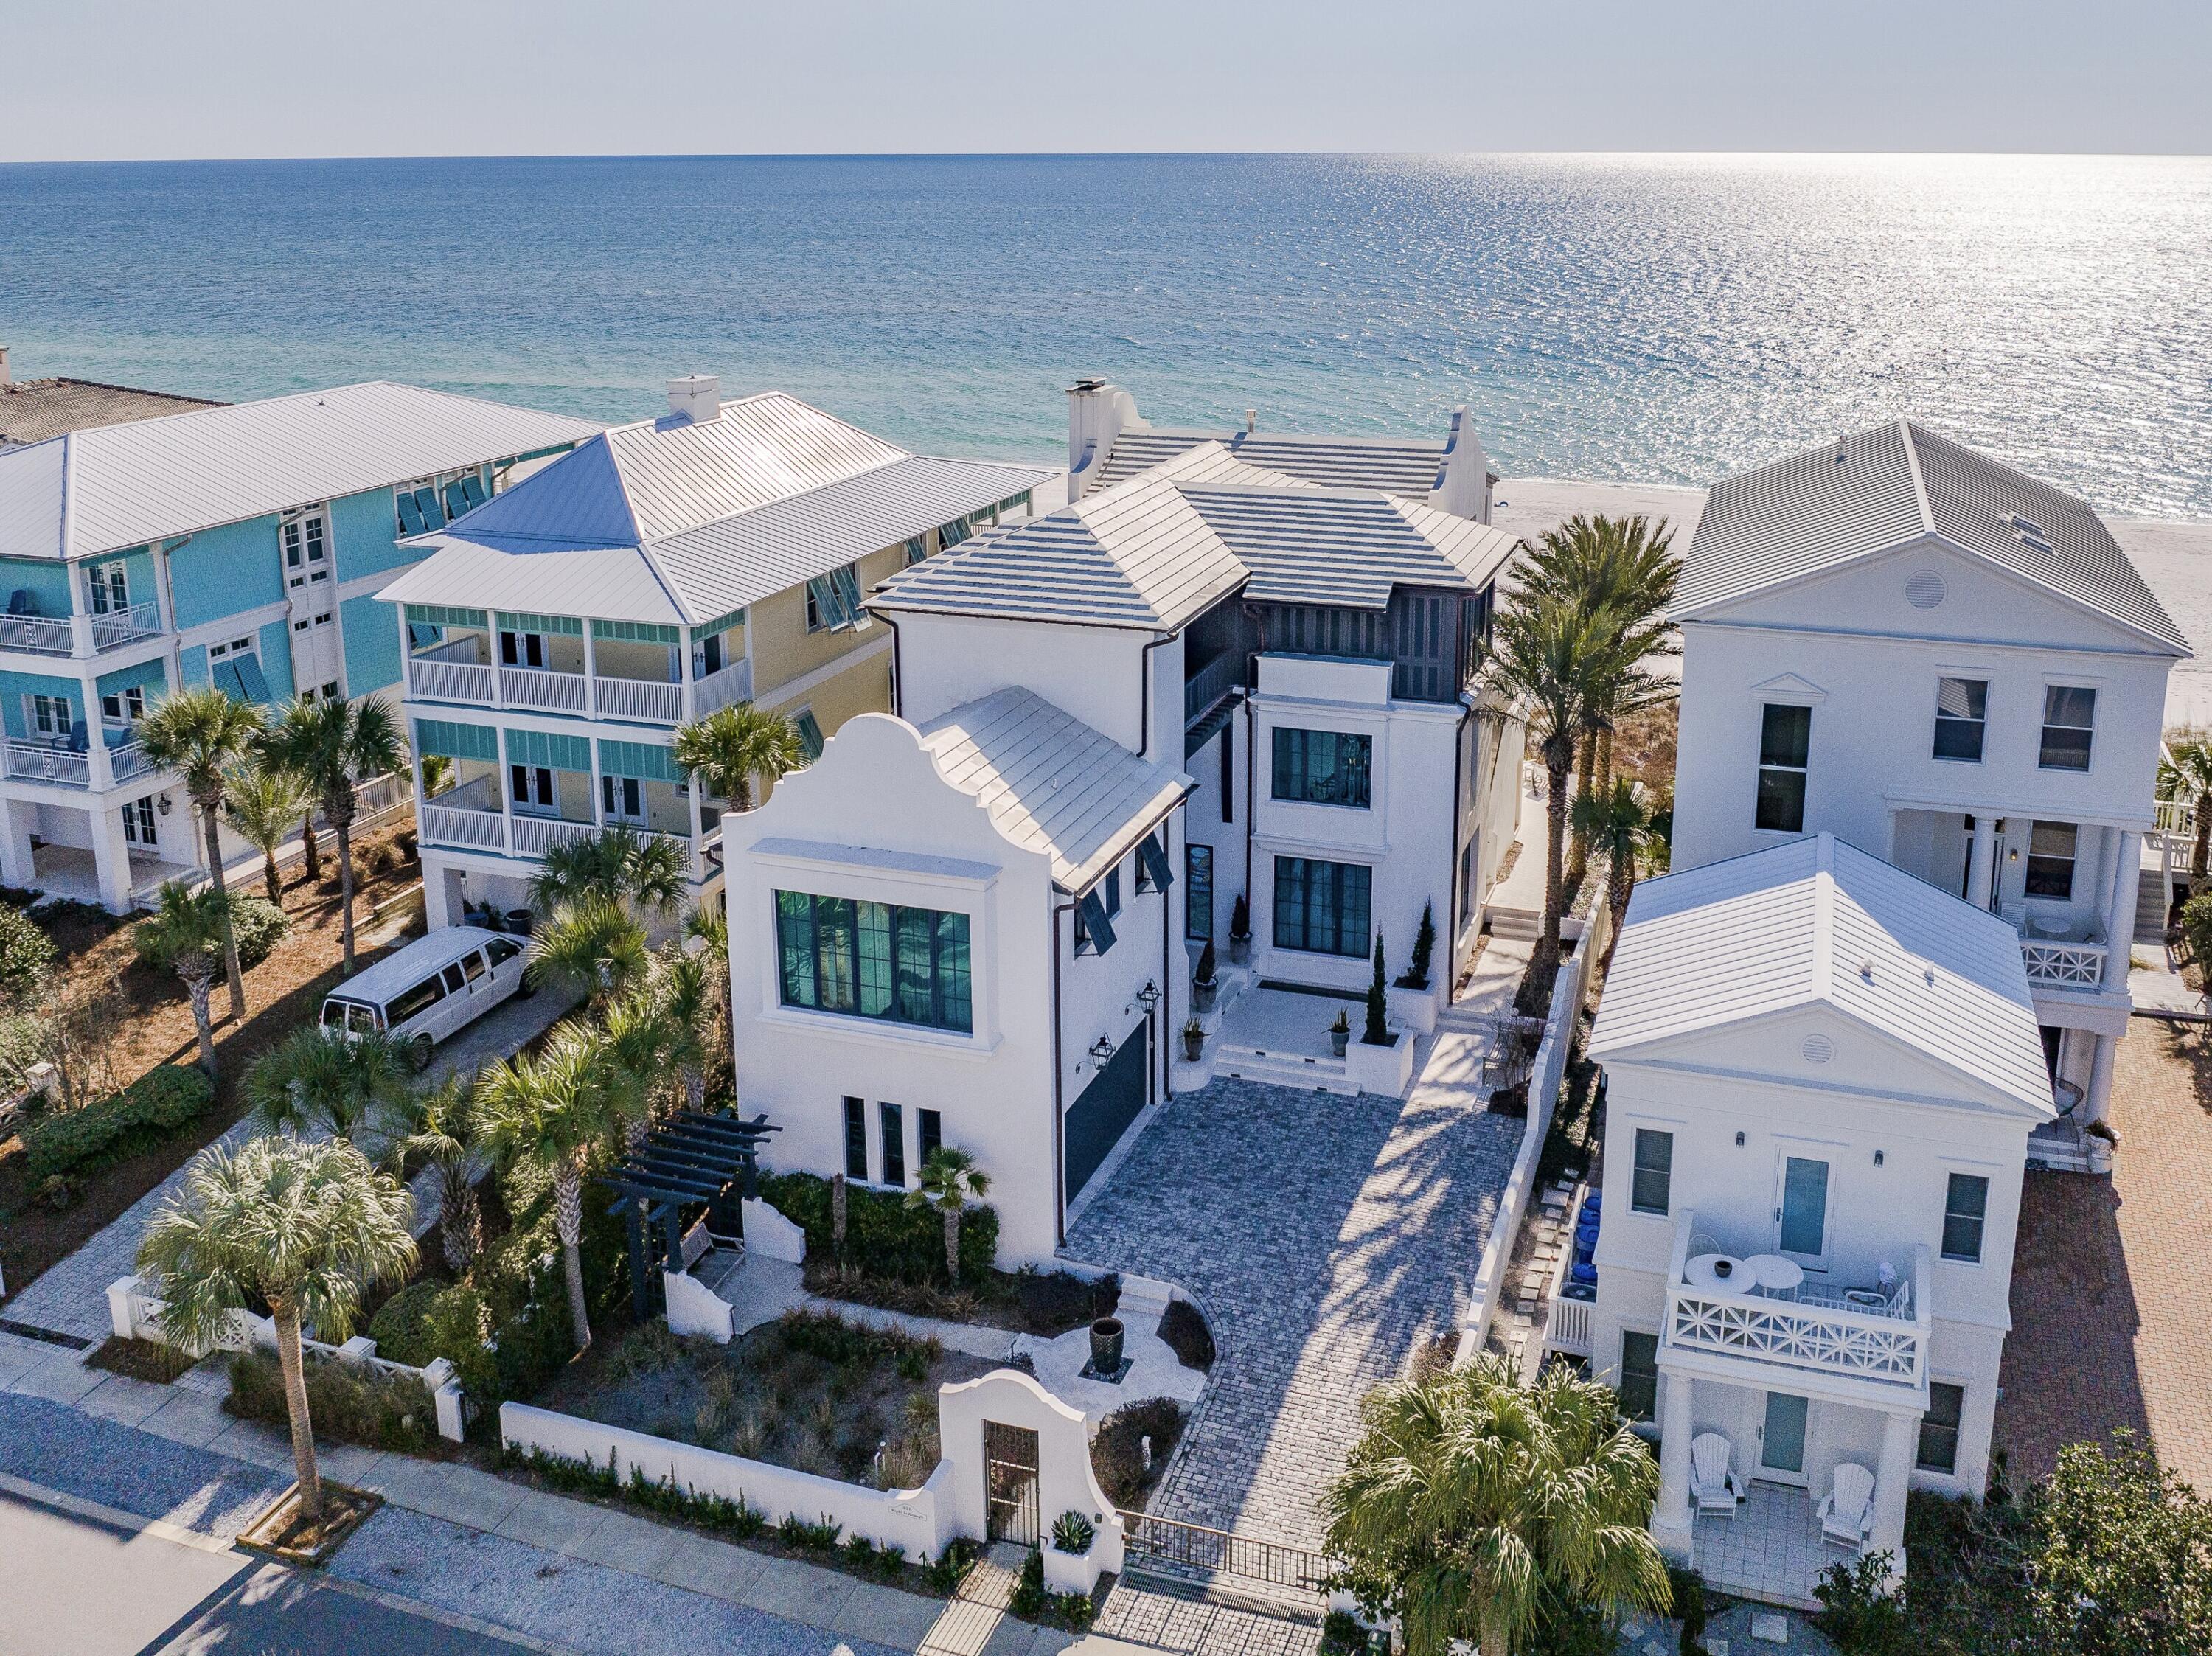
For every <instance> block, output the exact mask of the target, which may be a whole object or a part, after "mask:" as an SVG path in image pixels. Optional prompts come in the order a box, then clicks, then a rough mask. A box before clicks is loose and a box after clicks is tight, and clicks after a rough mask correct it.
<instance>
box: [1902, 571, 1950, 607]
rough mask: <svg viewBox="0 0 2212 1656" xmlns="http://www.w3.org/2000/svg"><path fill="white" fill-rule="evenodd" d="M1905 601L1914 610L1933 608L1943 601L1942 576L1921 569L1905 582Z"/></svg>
mask: <svg viewBox="0 0 2212 1656" xmlns="http://www.w3.org/2000/svg"><path fill="white" fill-rule="evenodd" d="M1905 602H1906V603H1907V604H1911V606H1912V607H1913V608H1914V609H1916V610H1933V609H1934V608H1935V607H1936V605H1937V604H1941V603H1942V602H1943V578H1942V576H1941V575H1939V574H1937V573H1936V572H1935V571H1934V570H1932V569H1923V570H1922V571H1921V572H1920V573H1918V574H1917V575H1914V576H1913V577H1912V578H1911V579H1909V580H1907V581H1906V582H1905Z"/></svg>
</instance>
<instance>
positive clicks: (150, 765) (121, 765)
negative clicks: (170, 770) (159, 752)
mask: <svg viewBox="0 0 2212 1656" xmlns="http://www.w3.org/2000/svg"><path fill="white" fill-rule="evenodd" d="M107 767H108V771H109V773H110V774H112V776H113V777H114V778H115V779H116V780H117V781H118V782H128V781H131V780H132V779H134V778H137V777H141V776H143V775H145V774H146V773H148V772H149V771H150V770H153V769H155V764H154V761H152V760H150V759H149V758H148V757H147V756H146V744H145V743H143V742H138V741H131V742H125V743H123V745H122V746H120V747H118V748H110V749H108V750H107Z"/></svg>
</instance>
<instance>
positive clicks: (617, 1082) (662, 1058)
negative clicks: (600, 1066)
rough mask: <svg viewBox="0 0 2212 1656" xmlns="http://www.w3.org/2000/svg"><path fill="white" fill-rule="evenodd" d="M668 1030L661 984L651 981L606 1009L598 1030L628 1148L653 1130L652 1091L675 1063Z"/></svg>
mask: <svg viewBox="0 0 2212 1656" xmlns="http://www.w3.org/2000/svg"><path fill="white" fill-rule="evenodd" d="M672 1033H673V1032H672V1030H671V1027H670V1023H669V1019H668V1016H667V1012H666V1010H665V1007H664V1006H663V1004H662V1003H661V999H660V995H659V986H658V985H657V984H654V983H653V982H651V981H649V980H648V981H647V983H646V984H644V985H643V986H640V987H639V988H638V989H636V990H635V991H633V992H630V993H629V994H626V995H624V996H623V998H621V999H620V1000H617V1001H615V1002H613V1003H612V1004H610V1005H609V1006H608V1007H607V1009H606V1022H605V1025H604V1026H603V1028H602V1031H601V1034H602V1036H603V1039H604V1040H605V1064H606V1066H607V1074H606V1077H605V1082H606V1086H607V1089H608V1092H609V1095H610V1096H611V1098H612V1100H613V1104H614V1110H615V1113H616V1114H617V1115H618V1116H620V1117H621V1118H622V1123H623V1142H624V1143H626V1144H628V1145H629V1148H630V1149H637V1148H638V1146H639V1145H641V1144H642V1143H645V1137H646V1135H647V1133H648V1132H650V1131H652V1130H653V1095H654V1094H655V1093H656V1092H658V1091H659V1081H660V1078H661V1077H662V1076H663V1075H664V1074H665V1073H666V1071H667V1070H668V1068H669V1066H670V1065H671V1063H672V1062H673V1059H672V1058H671V1053H670V1050H669V1048H670V1041H671V1034H672Z"/></svg>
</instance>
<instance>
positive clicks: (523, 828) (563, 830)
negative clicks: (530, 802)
mask: <svg viewBox="0 0 2212 1656" xmlns="http://www.w3.org/2000/svg"><path fill="white" fill-rule="evenodd" d="M598 832H599V829H598V828H596V827H594V826H593V825H592V824H591V823H589V822H564V821H562V819H561V818H560V817H557V816H520V815H518V816H516V817H515V819H514V854H515V855H516V856H518V857H543V856H544V854H545V853H546V852H549V851H550V850H551V849H552V848H553V847H554V846H564V845H571V844H574V842H575V841H576V840H588V839H590V838H591V837H592V835H593V834H597V833H598Z"/></svg>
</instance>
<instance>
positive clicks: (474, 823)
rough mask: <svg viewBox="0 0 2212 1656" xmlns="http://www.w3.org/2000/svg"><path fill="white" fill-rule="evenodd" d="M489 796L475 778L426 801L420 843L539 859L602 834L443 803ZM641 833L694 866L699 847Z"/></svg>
mask: <svg viewBox="0 0 2212 1656" xmlns="http://www.w3.org/2000/svg"><path fill="white" fill-rule="evenodd" d="M488 795H489V779H486V778H479V779H477V781H476V782H472V783H471V784H469V785H468V786H465V787H460V788H455V789H453V790H451V791H450V792H446V793H443V794H441V795H440V796H439V800H440V802H441V803H436V804H433V803H430V802H428V801H426V802H425V803H424V804H422V807H421V809H420V810H418V811H417V812H416V816H417V819H418V821H419V823H420V831H421V837H422V843H423V844H425V845H428V846H450V847H452V848H453V849H456V850H460V851H495V852H500V853H501V854H502V855H507V856H514V857H543V856H544V854H545V853H546V852H548V851H550V850H551V849H552V848H553V847H554V846H557V845H565V844H568V843H570V842H571V841H574V840H588V839H590V838H591V837H592V835H593V834H598V833H600V832H602V830H601V829H600V828H598V827H597V826H596V825H594V824H592V823H590V822H569V821H568V820H566V819H565V818H562V817H558V816H523V815H520V814H519V813H518V814H515V815H512V816H510V815H509V814H508V813H507V812H506V811H503V810H496V809H494V810H484V809H483V808H481V806H471V805H468V804H461V805H456V804H447V803H442V802H445V801H450V800H454V799H471V800H474V799H480V798H484V797H487V796H488ZM641 831H642V832H646V833H647V834H649V836H650V837H651V838H653V839H656V840H670V841H672V842H673V843H674V844H675V846H676V847H677V848H678V850H679V851H681V852H683V853H684V872H685V873H686V874H690V873H691V872H692V871H694V870H696V869H697V868H698V866H699V853H698V848H697V847H696V846H694V845H693V844H692V843H691V841H690V840H689V839H688V838H686V837H685V836H684V835H683V834H660V833H655V832H653V831H651V830H641Z"/></svg>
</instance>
